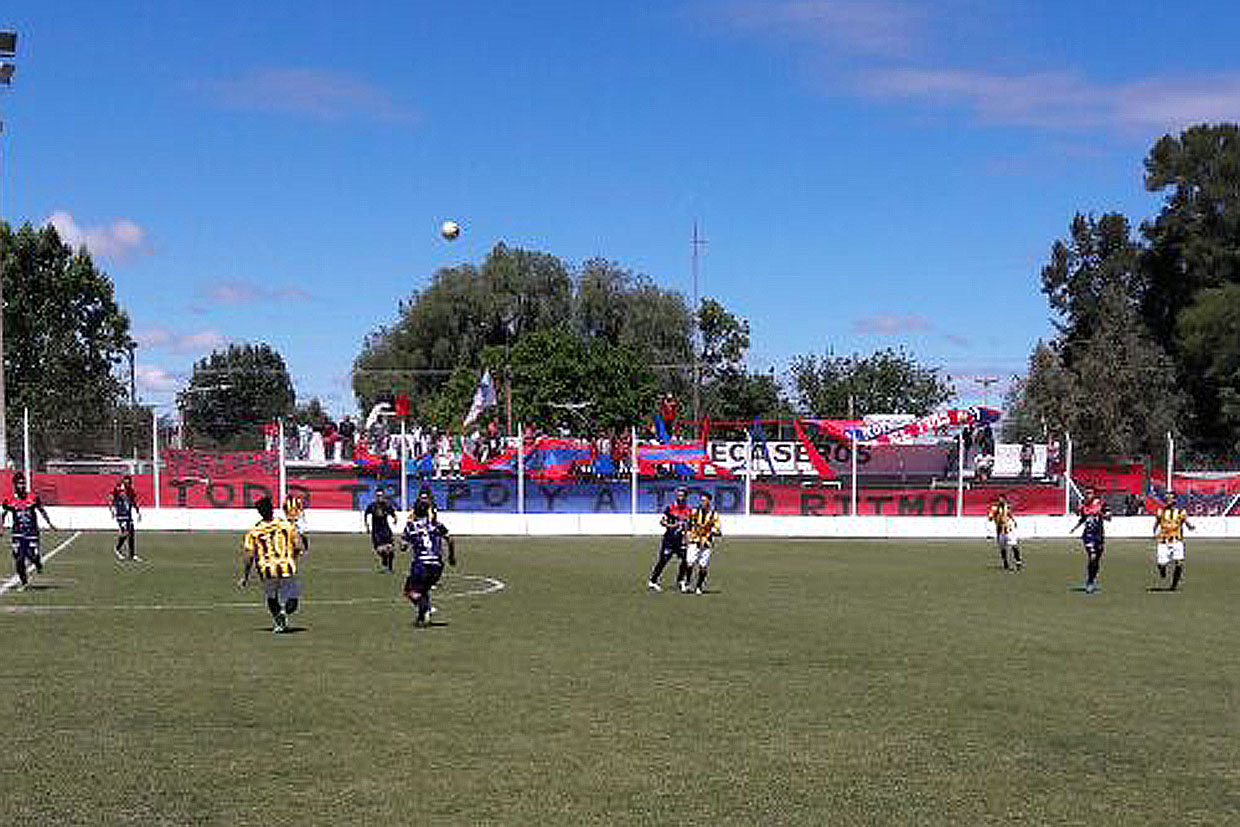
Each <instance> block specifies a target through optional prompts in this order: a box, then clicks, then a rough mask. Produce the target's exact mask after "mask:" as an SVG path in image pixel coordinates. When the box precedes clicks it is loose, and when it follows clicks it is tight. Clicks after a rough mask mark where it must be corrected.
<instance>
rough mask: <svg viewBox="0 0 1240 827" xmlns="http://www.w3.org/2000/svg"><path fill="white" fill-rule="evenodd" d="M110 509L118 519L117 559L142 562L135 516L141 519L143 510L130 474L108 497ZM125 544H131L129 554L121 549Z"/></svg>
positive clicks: (113, 516) (124, 477)
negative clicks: (135, 527) (138, 547)
mask: <svg viewBox="0 0 1240 827" xmlns="http://www.w3.org/2000/svg"><path fill="white" fill-rule="evenodd" d="M108 509H109V510H110V511H111V512H112V519H114V520H116V530H117V536H116V548H115V552H116V559H117V560H121V561H122V562H123V561H125V560H128V561H131V562H141V561H142V558H141V557H139V556H138V549H137V541H136V535H135V531H134V518H135V517H137V518H138V519H141V517H142V510H141V509H140V508H138V495H137V494H136V493H135V492H134V490H133V479H131V478H130V477H129V475H128V474H126V475H125V476H123V477H121V481H120V482H118V483H117V484H116V487H115V488H113V489H112V493H111V495H110V496H109V497H108ZM125 546H129V554H128V555H125V554H124V553H123V552H122V550H121V549H122V548H124V547H125Z"/></svg>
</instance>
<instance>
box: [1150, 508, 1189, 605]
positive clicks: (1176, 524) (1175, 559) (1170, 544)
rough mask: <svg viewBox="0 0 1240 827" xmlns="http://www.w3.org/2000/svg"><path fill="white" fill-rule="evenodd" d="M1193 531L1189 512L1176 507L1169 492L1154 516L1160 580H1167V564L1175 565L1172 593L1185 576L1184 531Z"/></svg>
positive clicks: (1172, 573) (1156, 555)
mask: <svg viewBox="0 0 1240 827" xmlns="http://www.w3.org/2000/svg"><path fill="white" fill-rule="evenodd" d="M1186 528H1187V529H1190V530H1191V529H1192V528H1193V524H1192V523H1191V522H1189V519H1188V512H1187V511H1185V510H1184V509H1183V508H1176V507H1175V494H1173V493H1171V492H1170V491H1168V492H1167V496H1166V499H1164V500H1163V507H1162V508H1160V509H1158V513H1157V514H1155V515H1154V536H1155V537H1156V538H1158V545H1157V546H1156V547H1155V551H1154V556H1155V562H1156V563H1157V565H1158V578H1159V580H1161V581H1163V582H1165V581H1166V579H1167V564H1168V563H1175V567H1174V568H1173V569H1172V571H1171V587H1170V591H1175V590H1176V588H1178V587H1179V585H1180V578H1181V577H1183V576H1184V529H1186Z"/></svg>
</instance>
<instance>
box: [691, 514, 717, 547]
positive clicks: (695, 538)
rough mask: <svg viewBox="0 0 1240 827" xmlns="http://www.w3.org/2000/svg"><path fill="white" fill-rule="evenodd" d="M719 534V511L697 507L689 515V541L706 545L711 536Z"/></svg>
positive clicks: (708, 543)
mask: <svg viewBox="0 0 1240 827" xmlns="http://www.w3.org/2000/svg"><path fill="white" fill-rule="evenodd" d="M718 534H719V512H718V511H715V509H713V508H702V507H700V506H699V507H698V508H695V509H693V513H692V514H690V515H689V542H691V543H697V544H698V545H702V546H708V545H710V541H711V538H712V537H715V536H717V535H718Z"/></svg>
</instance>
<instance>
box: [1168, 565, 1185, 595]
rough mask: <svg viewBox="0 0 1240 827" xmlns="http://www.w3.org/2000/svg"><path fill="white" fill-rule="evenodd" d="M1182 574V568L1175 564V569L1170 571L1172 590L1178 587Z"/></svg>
mask: <svg viewBox="0 0 1240 827" xmlns="http://www.w3.org/2000/svg"><path fill="white" fill-rule="evenodd" d="M1183 574H1184V567H1183V566H1181V565H1180V564H1179V563H1176V564H1175V568H1174V569H1172V571H1171V588H1172V589H1174V588H1175V587H1176V586H1178V585H1180V577H1181V575H1183Z"/></svg>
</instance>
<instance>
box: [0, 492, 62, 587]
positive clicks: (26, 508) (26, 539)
mask: <svg viewBox="0 0 1240 827" xmlns="http://www.w3.org/2000/svg"><path fill="white" fill-rule="evenodd" d="M9 514H12V515H13V530H12V536H13V565H14V568H16V569H17V579H18V580H20V581H21V584H20V585H19V586H18V589H25V588H26V586H27V585H29V583H30V574H29V572H28V571H27V569H26V565H27V563H33V564H34V570H35V571H36V572H38V573H39V574H42V573H43V558H42V556H40V554H39V515H40V514H42V515H43V521H44V522H45V523H47V527H48V528H50V529H51V530H52V531H55V530H56V526H54V525H52V518H51V517H49V516H47V509H45V508H44V507H43V501H42V500H40V499H39V498H38V497H37V496H31V495H30V494H29V492H28V491H27V490H26V477H25V475H24V474H21V473H17V474H14V475H13V499H12V500H5V501H4V511H3V512H0V529H2V528H3V527H4V520H5V518H6V517H7V516H8V515H9Z"/></svg>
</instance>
